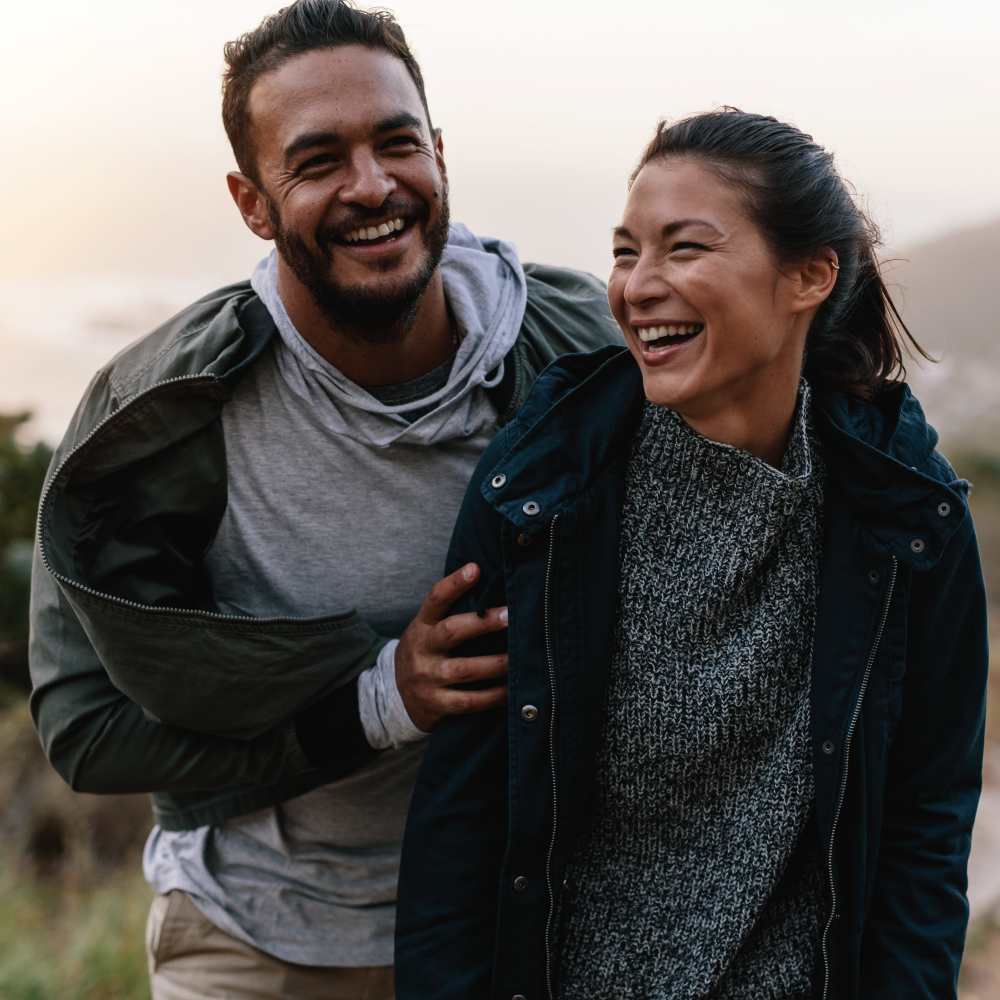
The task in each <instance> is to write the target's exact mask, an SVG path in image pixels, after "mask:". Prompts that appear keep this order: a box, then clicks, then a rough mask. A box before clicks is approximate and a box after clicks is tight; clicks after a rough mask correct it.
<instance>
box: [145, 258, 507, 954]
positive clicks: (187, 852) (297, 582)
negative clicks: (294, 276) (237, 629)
mask: <svg viewBox="0 0 1000 1000" xmlns="http://www.w3.org/2000/svg"><path fill="white" fill-rule="evenodd" d="M483 256H484V257H485V256H487V255H486V254H483ZM491 266H493V265H492V264H491ZM461 277H462V276H461V275H459V276H458V277H457V278H456V276H455V275H454V274H453V275H452V281H455V280H460V279H461ZM447 278H448V276H447V274H446V292H447V291H448V280H447ZM521 280H522V281H523V275H522V276H521ZM265 281H266V276H265V280H264V281H261V273H260V272H258V275H257V276H255V287H257V284H258V282H260V283H261V284H262V285H263V286H264V287H262V288H261V292H262V298H264V300H265V302H267V304H268V306H269V308H270V309H271V311H272V315H274V316H275V319H276V322H278V326H279V330H280V332H281V338H280V339H279V338H275V340H274V342H273V345H272V347H271V348H270V349H269V351H268V352H267V353H266V354H265V355H264V356H263V357H262V358H261V359H260V360H259V361H258V362H257V363H256V364H255V365H254V367H253V369H252V370H251V371H249V372H248V373H247V374H246V375H245V376H244V378H243V379H242V380H241V381H240V382H239V384H238V385H237V387H236V390H235V393H234V396H233V398H232V400H231V401H230V402H229V403H228V404H227V405H226V407H225V408H224V409H223V417H222V420H223V430H224V433H225V439H226V465H227V474H228V478H229V502H228V506H227V509H226V512H225V515H224V516H223V519H222V522H221V524H220V527H219V531H218V534H217V536H216V539H215V541H214V543H213V545H212V547H211V549H210V550H209V552H208V553H207V556H206V566H207V569H208V573H209V577H210V579H211V581H212V586H213V591H214V598H215V601H216V603H217V605H218V607H219V609H220V610H222V611H225V612H230V613H236V614H248V615H276V616H283V615H290V616H295V617H308V616H314V615H325V614H331V613H335V612H341V611H346V610H348V609H350V608H357V609H358V611H359V612H360V614H361V615H362V616H363V617H365V618H366V619H367V620H368V621H369V622H370V623H371V625H372V626H373V627H374V628H375V629H376V631H378V632H380V633H381V634H383V635H387V636H398V635H399V634H400V633H401V632H402V630H403V629H404V628H405V626H406V625H407V623H408V622H409V621H410V620H411V618H412V617H413V615H414V614H415V613H416V611H417V608H418V607H419V606H420V603H421V601H422V600H423V598H424V596H425V595H426V593H427V591H428V590H429V589H430V587H431V586H432V585H433V584H434V583H435V582H436V580H438V579H439V578H440V575H441V572H442V569H443V565H444V558H445V553H446V551H447V546H448V542H449V540H450V537H451V530H452V525H453V524H454V521H455V517H456V515H457V513H458V508H459V505H460V503H461V500H462V496H463V495H464V492H465V487H466V484H467V482H468V480H469V477H470V475H471V473H472V471H473V469H474V467H475V465H476V463H477V462H478V460H479V457H480V455H481V454H482V452H483V450H484V449H485V447H486V445H487V444H488V443H489V441H490V439H491V438H492V436H493V434H494V433H495V430H496V413H495V411H494V409H493V407H492V404H491V403H490V401H489V399H488V397H487V394H486V391H485V389H484V388H483V383H482V382H480V383H479V384H474V385H471V386H470V387H469V388H468V390H467V391H464V392H463V393H462V394H461V406H460V408H456V410H455V412H457V413H459V416H460V419H458V420H455V421H452V422H449V421H448V420H447V419H446V418H447V408H448V405H449V404H448V400H449V399H453V398H454V396H453V395H448V394H446V396H445V400H444V402H443V403H442V404H441V405H439V406H437V407H436V408H434V409H433V410H432V411H431V412H429V413H428V412H426V411H423V410H422V408H421V407H419V405H417V406H415V407H411V409H410V411H409V412H408V413H399V412H398V407H399V406H400V405H403V406H405V405H406V402H404V400H405V399H406V397H412V396H413V395H414V390H416V396H417V397H419V398H426V397H425V396H424V395H423V392H422V391H421V390H423V389H424V388H427V389H428V390H429V391H430V394H431V395H432V396H433V395H435V392H434V391H433V386H432V385H428V384H426V383H424V384H420V383H418V384H417V385H416V386H414V385H412V384H411V385H409V386H406V387H401V388H402V389H403V392H402V394H397V393H393V392H392V390H387V391H383V392H377V393H368V394H366V395H367V400H368V402H367V403H366V406H368V407H369V408H370V409H369V411H368V415H369V417H370V419H369V420H368V421H364V420H362V419H361V418H360V417H359V415H358V413H357V412H356V410H355V411H354V412H353V413H352V414H351V415H350V417H349V418H348V419H345V412H344V410H345V407H346V406H347V405H348V404H346V403H345V401H344V398H343V396H342V395H341V394H339V393H338V391H337V388H336V385H335V381H334V380H337V381H339V380H342V379H343V376H342V375H340V373H339V372H336V370H335V369H332V366H330V365H328V363H327V362H325V361H324V360H323V359H322V358H320V357H319V356H318V355H316V354H315V352H313V351H312V349H311V348H310V347H309V345H308V344H306V343H305V341H304V340H302V339H301V338H300V337H299V336H298V334H297V333H296V332H295V330H294V328H293V327H291V325H290V322H289V321H288V318H287V316H286V315H284V312H283V310H282V309H280V305H279V304H278V303H275V301H274V300H273V298H272V299H271V301H268V297H269V296H268V291H269V287H270V291H271V292H273V286H267V285H266V284H265ZM467 284H468V283H467ZM467 284H466V287H467ZM480 290H481V289H480ZM449 301H450V303H451V304H452V306H453V308H454V306H455V303H456V297H451V296H450V297H449ZM522 313H523V299H522V306H521V310H520V311H518V310H516V309H515V310H514V311H513V312H511V313H510V314H509V315H508V316H507V318H506V322H505V324H504V330H503V338H502V340H501V342H500V343H498V344H497V345H496V349H497V350H499V349H501V348H502V349H503V350H504V351H506V349H509V345H510V342H511V341H512V340H513V338H514V337H516V335H517V330H518V328H519V326H520V318H521V315H522ZM456 318H457V320H458V322H459V324H460V328H461V329H462V331H463V333H464V334H465V339H464V340H463V343H462V345H461V347H460V349H459V351H458V354H457V357H456V359H455V362H454V365H453V366H452V368H451V372H450V373H449V392H451V391H452V389H453V388H454V387H453V386H451V384H450V383H451V382H453V381H454V380H455V379H456V377H457V373H460V372H461V371H462V370H463V364H462V362H463V357H466V358H467V357H469V356H470V353H471V352H475V351H477V350H478V349H479V348H478V347H477V345H476V344H475V343H473V342H472V341H474V340H475V339H477V338H482V337H483V336H486V335H487V334H486V332H484V327H483V325H479V326H477V324H476V323H475V318H474V317H470V316H469V314H468V312H467V311H466V312H465V313H464V314H463V311H462V310H459V311H458V312H457V313H456ZM501 357H502V355H501ZM465 370H466V371H468V367H466V369H465ZM438 374H440V373H438ZM430 378H431V382H434V381H436V380H435V379H434V373H431V376H430ZM351 391H352V392H354V393H360V392H362V391H363V390H360V389H359V388H358V387H353V388H352V390H351ZM378 396H382V397H383V400H382V401H380V400H379V399H378V398H377V397H378ZM442 411H445V412H444V413H442ZM443 417H444V418H445V419H442V418H443ZM414 418H415V419H414ZM378 421H381V422H382V425H383V427H382V429H380V428H379V426H378ZM428 425H431V427H432V429H431V430H430V431H428V429H427V428H428ZM393 426H398V430H393V429H392V428H393ZM422 747H423V745H422V744H420V743H415V744H409V745H406V746H403V747H400V748H399V749H390V750H385V751H383V752H382V753H380V754H379V755H378V756H377V757H375V758H374V759H373V760H372V761H371V762H369V764H368V765H367V766H365V767H364V768H362V769H361V770H359V771H357V772H355V773H354V774H351V775H349V776H347V777H345V778H342V779H340V780H338V781H335V782H333V783H331V784H329V785H326V786H323V787H321V788H317V789H315V790H313V791H311V792H308V793H307V794H305V795H302V796H300V797H298V798H296V799H292V800H289V801H287V802H283V803H281V804H279V805H277V806H274V807H272V808H268V809H263V810H260V811H259V812H256V813H253V814H250V815H247V816H240V817H236V818H234V819H232V820H229V821H227V822H226V823H224V824H222V825H219V826H211V827H201V828H199V829H196V830H190V831H181V832H168V831H164V830H162V829H160V828H159V827H155V828H154V829H153V832H152V833H151V834H150V837H149V840H148V842H147V844H146V850H145V855H144V870H145V874H146V878H147V880H148V881H149V882H150V884H151V885H152V886H153V888H154V889H155V890H156V891H158V892H168V891H170V890H171V889H181V890H183V891H184V892H186V893H188V894H189V895H190V896H191V898H192V900H193V901H194V903H195V905H197V906H198V908H199V909H200V910H201V911H202V912H203V913H204V914H205V915H206V916H207V917H208V918H209V919H210V920H211V921H212V922H213V923H214V924H216V926H218V927H220V928H221V929H222V930H224V931H226V932H227V933H229V934H232V935H233V936H234V937H237V938H239V939H241V940H243V941H247V942H248V943H250V944H252V945H254V946H255V947H257V948H259V949H260V950H262V951H265V952H267V953H268V954H271V955H274V956H276V957H278V958H280V959H283V960H285V961H289V962H295V963H300V964H304V965H317V966H366V965H389V964H391V962H392V948H393V928H394V922H395V900H396V883H397V877H398V865H399V852H400V844H401V841H402V835H403V825H404V822H405V818H406V811H407V808H408V805H409V799H410V794H411V791H412V787H413V782H414V779H415V777H416V770H417V767H418V765H419V761H420V757H421V754H422Z"/></svg>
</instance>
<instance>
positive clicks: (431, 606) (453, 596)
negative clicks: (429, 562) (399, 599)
mask: <svg viewBox="0 0 1000 1000" xmlns="http://www.w3.org/2000/svg"><path fill="white" fill-rule="evenodd" d="M478 579H479V567H478V566H477V565H476V564H475V563H466V564H465V565H464V566H460V567H459V568H458V569H456V570H455V572H454V573H449V574H448V575H447V576H446V577H444V579H442V580H438V582H437V583H435V584H434V586H433V587H431V589H430V591H429V592H428V594H427V596H426V597H425V598H424V603H423V604H422V605H421V606H420V610H419V611H418V612H417V619H418V620H420V621H422V622H424V623H425V624H428V625H433V624H434V623H435V622H439V621H441V619H442V618H444V616H445V615H446V614H447V613H448V609H449V608H450V607H451V606H452V605H453V604H454V603H455V601H457V600H458V598H460V597H461V596H462V594H464V593H465V592H466V591H467V590H468V589H469V588H470V587H471V586H472V585H473V584H474V583H475V582H476V580H478Z"/></svg>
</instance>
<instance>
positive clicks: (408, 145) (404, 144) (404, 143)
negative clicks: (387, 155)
mask: <svg viewBox="0 0 1000 1000" xmlns="http://www.w3.org/2000/svg"><path fill="white" fill-rule="evenodd" d="M385 145H386V148H388V149H413V148H414V147H415V146H419V145H420V140H419V139H418V138H416V137H415V136H412V135H394V136H393V137H392V138H391V139H389V140H387V142H386V143H385Z"/></svg>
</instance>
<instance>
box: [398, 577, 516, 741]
mask: <svg viewBox="0 0 1000 1000" xmlns="http://www.w3.org/2000/svg"><path fill="white" fill-rule="evenodd" d="M478 577H479V567H478V566H476V565H475V563H469V564H468V565H466V566H463V567H462V568H461V569H458V570H456V571H455V572H454V573H452V574H451V575H450V576H446V577H445V578H444V579H443V580H439V581H438V582H437V583H436V584H434V586H433V587H432V588H431V591H430V593H429V594H428V595H427V597H426V599H425V600H424V603H423V604H422V605H421V607H420V610H419V611H418V612H417V615H416V617H415V618H414V619H413V621H411V622H410V624H409V625H407V626H406V631H404V632H403V634H402V636H400V639H399V645H398V646H397V647H396V686H397V687H398V688H399V694H400V697H402V699H403V704H404V705H405V706H406V711H407V713H408V714H409V716H410V718H411V719H412V720H413V724H414V725H415V726H417V728H419V729H422V730H423V731H424V732H430V730H431V729H433V728H434V725H435V723H437V721H438V720H439V719H440V718H441V717H442V716H444V715H461V714H462V713H464V712H482V711H483V710H484V709H487V708H494V707H496V706H497V705H502V704H503V702H504V700H505V699H506V697H507V688H506V687H505V686H503V685H501V686H498V687H490V688H487V689H486V690H482V691H476V690H474V691H466V690H456V689H455V688H454V687H452V685H453V684H463V683H467V682H469V681H483V680H489V679H490V678H499V677H503V676H504V675H505V674H506V673H507V654H506V653H502V654H500V655H497V656H456V657H451V656H449V655H448V654H449V652H450V650H452V649H455V648H456V647H457V646H461V645H462V643H464V642H468V641H469V640H470V639H475V638H476V637H477V636H481V635H486V634H487V633H488V632H497V631H499V630H500V629H503V628H506V627H507V609H506V608H491V609H490V610H489V611H487V612H486V614H485V615H483V616H482V617H480V616H479V615H477V614H475V613H473V612H469V613H468V614H463V615H448V613H447V612H448V609H449V608H450V607H451V606H452V604H454V603H455V601H456V600H458V598H459V597H461V596H462V594H464V593H465V592H466V591H467V590H468V589H469V588H470V587H471V586H472V585H473V584H474V583H475V582H476V580H477V579H478Z"/></svg>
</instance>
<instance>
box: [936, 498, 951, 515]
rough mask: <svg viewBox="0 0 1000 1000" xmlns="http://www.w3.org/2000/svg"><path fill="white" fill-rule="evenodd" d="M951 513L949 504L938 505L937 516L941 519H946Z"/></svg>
mask: <svg viewBox="0 0 1000 1000" xmlns="http://www.w3.org/2000/svg"><path fill="white" fill-rule="evenodd" d="M950 513H951V504H950V503H947V502H945V501H943V502H941V503H939V504H938V514H940V515H941V517H947V516H948V515H949V514H950Z"/></svg>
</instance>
